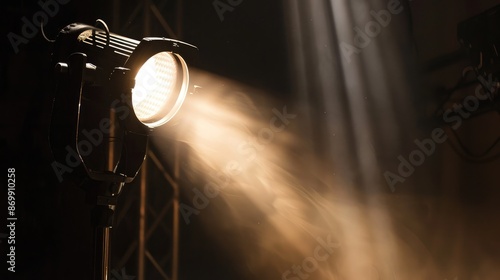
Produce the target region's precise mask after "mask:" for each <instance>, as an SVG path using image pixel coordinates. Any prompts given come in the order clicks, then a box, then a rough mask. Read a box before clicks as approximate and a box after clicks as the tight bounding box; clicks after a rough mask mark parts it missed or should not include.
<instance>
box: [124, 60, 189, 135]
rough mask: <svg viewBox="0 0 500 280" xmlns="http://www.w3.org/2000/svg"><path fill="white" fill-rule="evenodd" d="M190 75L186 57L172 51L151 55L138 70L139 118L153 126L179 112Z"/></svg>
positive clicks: (135, 95)
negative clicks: (185, 60)
mask: <svg viewBox="0 0 500 280" xmlns="http://www.w3.org/2000/svg"><path fill="white" fill-rule="evenodd" d="M188 85H189V74H188V69H187V65H186V63H185V62H184V60H183V59H182V58H181V57H180V56H178V55H176V54H172V53H169V52H160V53H157V54H155V55H154V56H152V57H150V58H149V59H148V60H147V61H146V63H144V64H143V65H142V67H141V68H140V69H139V71H138V72H137V75H136V76H135V86H134V88H133V89H132V105H133V108H134V113H135V115H136V116H137V118H138V119H139V120H140V121H141V122H142V123H144V124H145V125H147V126H149V127H151V128H153V127H157V126H160V125H162V124H165V123H166V122H168V121H169V120H170V119H172V118H173V117H174V116H175V114H176V113H177V112H178V111H179V109H180V107H181V106H182V103H183V102H184V99H185V97H186V94H187V89H188Z"/></svg>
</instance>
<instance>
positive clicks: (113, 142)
mask: <svg viewBox="0 0 500 280" xmlns="http://www.w3.org/2000/svg"><path fill="white" fill-rule="evenodd" d="M97 23H98V24H100V25H102V27H103V28H102V29H100V28H97V27H94V26H90V25H86V24H80V23H74V24H70V25H68V26H67V27H65V28H64V29H62V30H61V32H60V33H59V35H58V37H57V39H56V41H55V49H54V52H53V61H54V65H55V68H56V72H57V73H56V84H57V88H56V94H55V97H54V105H53V112H52V124H51V134H50V142H51V146H52V151H53V154H54V158H55V162H54V164H53V168H54V170H55V171H56V174H57V175H58V177H59V179H60V180H63V179H65V178H66V177H69V176H71V177H72V178H75V177H77V176H79V177H80V178H85V177H90V179H93V180H98V181H114V182H125V183H129V182H131V181H132V180H133V178H134V177H135V176H136V174H137V172H138V170H139V168H140V166H141V164H142V161H143V160H144V157H145V154H146V147H147V136H148V135H149V133H150V132H151V130H152V129H154V128H156V127H158V126H161V125H164V124H166V123H168V122H170V121H172V119H173V118H174V116H175V115H176V114H177V113H178V111H179V110H180V109H181V107H182V104H183V103H184V101H185V99H186V96H187V93H188V92H189V91H190V90H191V86H192V85H191V84H190V79H189V67H188V63H189V65H190V64H192V63H193V61H194V59H195V57H196V55H197V50H198V49H197V48H196V47H195V46H193V45H190V44H187V43H185V42H181V41H177V40H172V39H166V38H154V37H149V38H144V39H142V41H137V40H134V39H131V38H127V37H124V36H120V35H117V34H113V33H110V32H109V29H108V28H107V26H106V24H105V23H104V22H102V21H100V20H98V21H97ZM62 132H64V133H62ZM77 161H78V163H77ZM75 170H76V172H74V171H75Z"/></svg>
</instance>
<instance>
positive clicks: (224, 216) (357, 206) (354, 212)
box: [156, 73, 444, 280]
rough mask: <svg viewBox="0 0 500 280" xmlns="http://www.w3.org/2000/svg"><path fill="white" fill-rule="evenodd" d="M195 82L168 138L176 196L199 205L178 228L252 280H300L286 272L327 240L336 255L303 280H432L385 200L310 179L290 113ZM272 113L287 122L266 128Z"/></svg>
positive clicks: (248, 92) (213, 79)
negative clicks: (196, 223) (179, 160)
mask: <svg viewBox="0 0 500 280" xmlns="http://www.w3.org/2000/svg"><path fill="white" fill-rule="evenodd" d="M199 76H200V77H198V78H197V80H198V81H199V82H198V83H199V84H200V85H201V86H202V90H201V91H200V93H197V96H195V97H196V98H192V99H191V100H189V103H190V105H189V107H187V108H185V109H184V110H188V111H184V112H183V114H184V115H185V116H186V117H185V118H184V119H183V120H182V121H181V123H180V125H179V126H177V127H176V130H178V131H176V133H175V135H176V136H175V137H176V140H178V141H182V142H184V143H186V144H187V145H188V146H189V147H190V150H191V152H190V153H189V155H188V158H186V159H183V162H184V164H183V172H184V176H186V177H187V180H188V181H189V182H190V183H191V184H188V185H185V186H183V188H184V192H186V193H189V194H191V195H192V196H193V198H194V197H196V196H197V195H195V194H196V193H198V194H199V193H203V194H204V197H206V199H207V201H208V203H206V202H205V201H203V200H196V201H195V200H193V203H190V204H189V206H190V207H193V208H194V209H196V210H197V211H199V212H198V213H194V214H193V213H189V215H187V216H186V215H184V216H183V218H184V221H185V222H187V223H189V222H190V220H191V219H194V218H199V219H201V220H202V221H203V222H204V223H205V224H206V225H207V226H206V228H207V231H213V234H215V235H219V236H220V240H219V242H220V243H221V246H225V251H226V252H228V254H230V255H231V256H234V258H237V259H239V260H241V262H243V263H244V264H245V266H246V267H247V268H248V270H250V271H252V272H253V273H254V274H255V275H258V276H259V279H281V278H282V277H284V278H283V279H293V280H296V279H300V277H299V276H297V275H296V274H294V273H295V272H293V267H294V266H296V265H299V266H303V263H304V260H305V259H307V261H305V264H306V265H308V262H312V260H311V259H310V258H309V257H313V256H314V252H315V248H316V247H317V246H318V244H319V243H318V239H321V240H327V239H329V238H330V240H331V242H333V243H335V244H337V245H338V246H337V247H336V248H335V249H334V250H333V251H332V253H331V254H329V255H328V258H327V259H326V260H325V261H319V262H317V265H316V266H313V267H309V268H308V269H309V271H310V272H307V271H305V272H304V270H303V269H302V271H303V273H306V274H307V275H310V277H311V279H424V278H421V277H423V276H427V275H436V269H435V267H434V266H433V264H432V262H430V261H428V260H429V259H430V257H429V252H428V251H427V249H426V248H425V246H423V245H422V243H421V242H420V240H418V238H416V237H415V236H414V235H413V233H412V232H411V230H409V229H408V228H406V227H404V226H401V225H396V224H395V221H394V219H396V218H400V217H398V215H397V214H396V215H394V213H391V212H390V210H389V209H390V208H391V207H393V206H394V205H392V206H391V201H390V200H389V197H387V196H385V195H379V196H377V195H369V196H367V197H360V196H358V195H355V193H353V192H349V191H347V190H346V188H344V186H334V185H332V183H331V182H328V181H327V180H326V179H324V178H321V177H320V175H319V174H322V171H321V170H311V168H310V166H317V165H318V164H317V163H316V164H314V163H313V161H314V160H315V159H314V158H313V157H312V156H311V155H310V154H308V151H307V150H304V149H302V143H301V141H302V140H301V138H300V137H298V134H297V131H298V130H297V128H298V127H300V126H299V123H300V118H301V116H300V114H299V109H297V108H296V107H294V106H293V105H292V104H280V103H279V102H276V101H273V100H270V99H269V98H264V97H263V95H262V94H261V93H260V92H258V91H256V90H254V89H250V88H245V87H243V86H241V85H240V84H237V83H235V82H231V81H229V80H227V79H223V78H220V77H217V76H214V75H209V74H206V73H201V74H199ZM243 92H245V93H243ZM250 96H252V98H250ZM285 107H286V114H283V112H284V110H285V109H284V108H285ZM277 112H279V113H280V114H281V115H288V117H289V118H288V119H285V122H284V120H283V119H280V122H278V121H274V127H273V126H272V124H271V123H273V121H272V120H273V119H274V118H276V119H277V120H278V119H279V117H277ZM286 121H288V123H286ZM270 132H272V134H271V133H270ZM158 141H163V140H157V143H156V145H157V146H159V147H160V148H161V147H162V145H161V144H159V143H158ZM216 189H217V191H216ZM198 197H199V195H198ZM360 198H361V199H360ZM398 207H399V209H400V210H402V209H405V207H401V206H400V205H398ZM407 210H408V209H407ZM185 214H186V212H185ZM186 217H187V219H186ZM408 217H411V213H410V214H405V218H408ZM181 220H182V219H181ZM229 236H230V237H229ZM313 264H314V263H312V265H313ZM295 268H296V267H295ZM288 270H290V272H287V271H288ZM283 274H286V277H285V276H283ZM293 277H298V278H293ZM304 279H305V278H304ZM435 279H438V278H435ZM443 279H444V278H443Z"/></svg>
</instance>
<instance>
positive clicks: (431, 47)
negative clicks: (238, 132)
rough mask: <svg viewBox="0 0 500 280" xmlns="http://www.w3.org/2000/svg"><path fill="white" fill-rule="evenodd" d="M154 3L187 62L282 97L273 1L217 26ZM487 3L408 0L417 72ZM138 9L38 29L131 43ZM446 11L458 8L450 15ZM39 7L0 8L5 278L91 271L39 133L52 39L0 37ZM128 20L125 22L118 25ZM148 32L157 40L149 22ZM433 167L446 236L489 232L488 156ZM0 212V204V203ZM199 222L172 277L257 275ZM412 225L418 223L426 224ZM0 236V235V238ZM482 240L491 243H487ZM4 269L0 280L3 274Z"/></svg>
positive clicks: (278, 17)
mask: <svg viewBox="0 0 500 280" xmlns="http://www.w3.org/2000/svg"><path fill="white" fill-rule="evenodd" d="M160 2H161V1H158V3H157V5H158V7H159V8H160V11H161V12H162V15H163V16H164V18H165V19H166V20H167V22H168V23H169V24H170V26H171V27H172V30H173V31H174V33H175V34H176V35H177V36H178V39H180V40H183V41H186V42H189V43H191V44H193V45H196V46H197V47H198V48H199V50H200V52H199V60H198V64H197V67H199V68H200V69H203V70H206V71H209V72H212V73H215V74H219V75H222V76H225V77H229V78H232V79H234V80H237V81H239V82H242V83H244V84H248V85H251V86H252V87H255V88H259V89H262V90H265V91H266V92H268V93H269V94H270V95H272V96H273V97H275V98H278V99H282V100H288V99H293V95H292V92H293V89H292V83H291V81H290V79H289V77H290V75H289V74H290V71H291V70H290V64H291V63H290V61H289V59H288V53H287V50H288V48H287V47H288V46H287V40H286V32H287V31H286V29H285V20H284V15H283V7H282V3H281V2H280V1H264V0H259V1H256V0H252V1H250V0H244V1H243V2H242V3H241V4H240V5H238V6H237V7H235V8H234V10H233V11H231V12H225V13H224V20H223V21H221V20H220V19H219V16H218V15H217V12H216V11H215V9H214V7H213V5H212V1H196V2H194V1H182V5H181V6H179V4H178V3H179V1H163V2H161V3H160ZM495 4H498V1H465V0H464V1H444V2H440V3H434V1H423V0H422V1H413V3H412V5H411V7H412V11H411V14H412V15H413V18H412V27H413V33H414V34H413V36H414V39H415V42H416V46H417V48H418V57H417V58H416V60H417V61H418V63H419V64H420V66H421V67H422V68H425V65H426V63H427V62H428V61H430V60H431V59H433V58H435V57H438V56H441V55H443V54H446V53H449V52H452V51H455V50H456V49H457V48H458V47H459V44H458V42H457V38H456V26H457V24H458V22H460V21H462V20H464V19H466V18H468V17H470V16H473V15H475V14H477V13H480V12H482V11H484V10H485V9H487V8H490V7H492V6H493V5H495ZM137 5H139V3H136V1H131V0H128V1H123V2H120V10H119V14H120V18H119V19H116V17H114V16H113V1H107V0H103V1H78V0H72V1H70V2H69V3H68V4H65V5H60V11H59V12H58V13H57V15H55V16H54V17H52V18H50V20H49V22H48V23H47V26H46V29H45V32H46V34H47V36H48V37H49V38H51V39H52V38H55V36H56V34H57V32H58V30H60V29H61V28H62V27H64V26H66V25H67V24H70V23H73V22H83V23H88V24H93V23H94V22H95V20H96V19H97V18H100V19H103V20H105V21H106V22H107V23H108V25H110V28H111V31H112V32H114V33H118V34H121V35H124V36H128V37H131V38H135V39H140V38H141V37H143V30H144V26H143V17H142V10H140V9H139V10H138V16H136V17H133V16H131V15H133V13H134V11H135V10H136V7H137ZM455 6H457V7H460V8H457V9H454V8H451V7H455ZM39 10H40V7H39V6H38V5H37V3H36V1H18V2H14V1H10V2H5V3H3V4H2V25H1V29H2V55H1V58H0V59H1V70H0V71H1V72H0V76H1V79H2V80H1V83H0V87H1V95H0V114H1V115H0V116H1V118H0V136H1V138H0V148H1V150H0V156H1V157H0V158H1V163H0V167H1V169H2V170H6V168H10V167H14V168H16V178H17V181H16V182H17V188H16V190H17V192H16V203H17V204H16V205H17V210H16V211H17V217H19V219H20V221H19V223H18V226H17V228H16V237H17V240H16V242H18V245H17V247H16V248H17V251H16V255H17V257H16V264H17V269H18V271H19V272H17V273H16V278H15V279H70V278H71V279H88V277H87V276H88V274H87V273H88V269H89V267H90V266H91V262H90V258H91V251H90V250H89V246H88V245H89V244H90V242H91V240H90V238H91V236H90V235H89V234H88V233H89V230H90V220H89V211H90V206H89V205H86V204H85V201H84V193H83V191H82V190H80V189H78V188H77V187H75V186H72V185H71V184H68V183H65V184H59V183H58V182H57V179H56V177H55V176H54V174H53V171H52V169H51V168H50V159H51V158H50V150H49V147H48V141H47V135H48V128H49V119H50V105H51V99H50V93H49V92H50V89H51V84H50V81H51V78H50V77H51V75H50V72H51V71H52V70H51V69H50V67H49V66H50V57H51V56H50V55H51V44H50V43H48V42H46V41H45V40H44V39H43V38H42V36H41V33H40V32H38V33H37V34H36V36H35V37H34V38H31V39H29V43H28V44H22V45H20V47H19V48H20V51H19V52H18V53H14V50H13V49H12V47H11V45H10V43H9V41H8V40H7V35H6V34H8V33H9V32H14V33H17V34H21V28H22V21H21V18H22V17H24V16H25V17H27V18H28V19H31V17H32V15H33V14H34V13H35V12H37V11H39ZM129 17H130V18H131V20H130V21H128V20H127V19H128V18H129ZM116 21H117V22H116ZM151 35H157V36H165V37H168V34H167V32H165V31H164V30H163V28H162V27H161V25H160V24H159V23H158V22H156V21H155V20H154V19H153V20H152V24H151ZM455 70H457V69H455ZM455 70H453V71H448V72H447V71H444V70H443V71H438V72H434V73H431V74H428V75H423V77H424V78H425V81H426V83H428V84H429V85H430V86H429V88H435V87H437V85H438V84H439V83H440V82H441V81H445V80H446V81H451V80H455V79H456V78H457V77H458V75H459V74H457V73H460V72H457V71H460V70H457V71H455ZM434 93H435V91H433V90H429V91H428V92H427V91H426V92H424V93H422V94H421V95H418V96H414V99H415V100H418V101H419V102H420V104H424V106H423V107H418V106H417V105H415V106H416V107H417V108H419V109H420V110H421V111H419V113H420V115H421V117H422V118H423V119H425V118H426V117H428V112H427V111H425V109H426V107H427V106H425V105H426V104H428V106H429V107H431V108H432V105H433V104H434V103H436V102H437V100H438V99H437V98H435V96H434V95H433V94H434ZM419 106H420V105H419ZM496 117H497V116H494V117H492V118H489V119H486V120H482V121H481V122H480V125H474V124H473V125H471V127H470V128H467V129H470V130H471V132H470V133H469V135H472V136H470V137H469V138H468V139H469V141H472V142H471V143H472V144H475V143H476V142H474V139H490V138H491V137H495V135H497V134H496V131H497V130H498V120H497V119H496ZM425 121H429V120H427V119H425ZM429 122H430V121H429ZM474 129H476V130H477V131H476V130H474ZM471 139H472V140H471ZM493 139H494V138H493ZM493 141H494V140H493ZM478 143H479V144H482V142H478ZM485 146H487V145H485ZM434 160H435V161H434V162H433V163H429V165H432V164H434V165H433V166H436V168H437V167H439V168H437V170H439V171H434V172H435V178H436V180H435V182H434V183H435V185H436V186H438V185H439V186H440V187H439V188H437V187H436V188H435V189H433V188H432V186H427V187H428V188H431V189H433V190H435V193H438V192H439V193H440V192H443V193H451V196H450V197H452V198H457V197H458V198H457V200H458V201H462V202H464V204H463V205H460V206H457V209H459V210H460V211H458V214H457V212H453V211H450V212H441V213H442V214H443V215H450V217H453V216H455V215H463V217H464V219H465V220H467V221H469V222H468V223H466V224H467V225H469V226H470V228H469V229H464V228H460V227H458V228H450V231H455V230H459V231H460V230H463V231H468V230H470V235H469V236H476V234H475V233H476V230H477V231H478V232H479V231H483V229H484V231H488V229H489V227H488V225H490V224H498V216H497V214H496V213H497V212H498V211H496V209H497V208H496V207H495V206H494V205H495V203H496V201H497V200H498V199H497V198H498V188H497V187H498V175H497V173H498V172H497V171H498V161H493V162H490V163H488V164H479V165H478V164H474V163H470V162H466V161H461V160H462V159H461V158H459V157H457V156H456V154H454V153H453V151H452V150H451V149H450V148H446V149H445V150H444V151H443V152H442V154H440V156H439V157H436V159H434ZM153 176H157V177H161V176H160V175H153ZM416 177H418V175H416ZM410 183H411V182H409V184H410ZM137 187H138V185H137V183H134V184H131V185H130V187H127V188H126V190H125V192H124V194H123V196H127V195H129V196H131V195H136V194H137ZM412 191H415V192H417V193H418V192H419V191H418V190H413V189H410V190H408V189H404V188H403V187H402V188H401V192H407V193H408V192H409V193H410V195H413V194H414V193H412ZM431 192H432V191H431ZM1 193H2V194H1V195H0V197H2V200H3V202H2V203H4V202H5V198H4V197H5V194H6V192H5V191H3V190H2V192H1ZM165 195H168V192H167V193H166V194H165ZM134 203H136V202H134ZM151 203H154V202H151ZM2 205H4V204H2ZM133 205H135V204H133ZM2 209H5V207H3V206H2ZM469 210H470V211H469ZM1 213H2V214H1V215H0V218H1V219H2V220H4V219H5V218H4V217H5V215H6V213H5V211H4V210H1ZM130 215H131V216H130V218H129V221H128V222H127V223H128V224H127V225H126V226H123V227H122V228H123V229H124V230H123V231H122V232H120V233H119V234H117V233H115V237H116V245H115V246H114V250H115V251H114V252H115V253H116V256H114V258H115V259H118V258H119V257H120V256H121V254H122V252H123V251H124V248H125V247H127V245H128V241H130V240H133V238H134V237H133V236H134V235H135V234H136V232H135V230H136V223H137V217H135V216H133V215H135V214H134V213H133V214H130ZM422 215H423V214H422ZM443 219H446V217H444V218H443ZM2 223H3V222H2ZM198 223H199V221H198V220H197V219H194V220H193V224H191V225H190V226H189V227H185V226H183V227H182V229H181V236H182V238H181V256H180V258H181V259H180V277H179V278H180V279H241V278H243V277H248V276H253V277H255V278H258V275H252V272H251V271H247V268H246V267H245V265H244V264H241V263H240V262H239V261H238V259H236V258H232V257H230V256H229V254H227V252H225V251H223V250H221V249H220V248H219V246H218V245H217V243H216V242H214V241H213V240H214V239H216V237H214V236H211V235H209V234H205V233H204V231H203V230H204V229H203V227H202V226H201V225H200V224H198ZM419 226H421V227H422V228H425V225H419ZM473 227H476V229H472V228H473ZM126 229H128V230H126ZM4 230H5V229H4V228H2V229H0V233H3V232H4ZM443 231H444V229H443ZM494 232H495V231H491V232H489V234H491V236H490V235H488V238H491V239H493V238H494V237H493V234H494ZM450 234H452V233H450ZM477 236H480V235H479V234H478V235H477ZM157 240H161V237H158V239H157ZM470 242H475V241H474V240H470ZM491 244H497V243H494V242H493V241H492V243H491ZM5 245H6V242H5V240H3V239H2V243H1V244H0V247H1V248H2V250H1V255H2V257H0V259H1V260H3V259H4V257H5V254H6V253H5V252H6V246H5ZM165 246H168V245H165ZM491 246H492V248H498V247H495V246H497V245H491ZM472 247H474V246H472V245H471V248H472ZM481 248H482V249H484V248H485V247H481ZM481 248H479V249H477V250H482V249H481ZM470 250H471V251H475V250H476V249H470ZM491 250H492V251H493V252H490V253H491V254H495V252H494V249H491ZM465 261H466V260H465ZM4 263H5V262H4ZM4 265H5V264H3V265H2V272H1V274H0V275H1V276H0V278H2V279H4V278H3V275H4V272H5V271H6V269H5V268H4ZM114 268H115V269H117V270H120V269H121V267H114ZM125 268H126V269H127V273H128V274H129V275H135V274H134V273H135V269H136V268H135V267H134V266H133V265H132V264H127V265H126V266H125ZM68 275H69V276H68ZM10 276H12V275H10ZM459 279H460V278H459ZM492 279H493V278H492Z"/></svg>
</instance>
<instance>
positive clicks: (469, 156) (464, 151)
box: [446, 128, 500, 163]
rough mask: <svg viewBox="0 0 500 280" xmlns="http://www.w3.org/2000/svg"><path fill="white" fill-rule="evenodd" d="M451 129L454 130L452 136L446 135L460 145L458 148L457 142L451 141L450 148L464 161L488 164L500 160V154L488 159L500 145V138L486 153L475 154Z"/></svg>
mask: <svg viewBox="0 0 500 280" xmlns="http://www.w3.org/2000/svg"><path fill="white" fill-rule="evenodd" d="M450 129H451V130H452V135H450V134H449V133H446V134H447V135H448V137H450V138H455V139H456V144H458V147H457V145H455V143H454V142H455V141H449V142H450V146H451V148H452V149H453V150H454V151H455V152H456V153H457V154H458V155H459V156H460V157H462V158H463V159H465V160H467V161H471V162H477V163H486V162H490V161H494V160H496V159H498V158H500V153H497V154H494V155H491V156H489V157H486V156H487V155H488V153H490V152H491V151H492V150H493V148H495V147H496V146H497V145H498V143H500V137H498V138H497V139H496V140H495V142H493V144H491V145H490V146H489V147H488V148H487V149H486V150H485V151H484V152H482V153H480V154H474V153H472V152H471V151H470V150H469V149H468V148H467V147H466V146H465V145H464V143H463V142H462V141H461V140H460V137H459V136H458V134H457V133H456V131H455V130H454V129H452V128H450Z"/></svg>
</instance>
